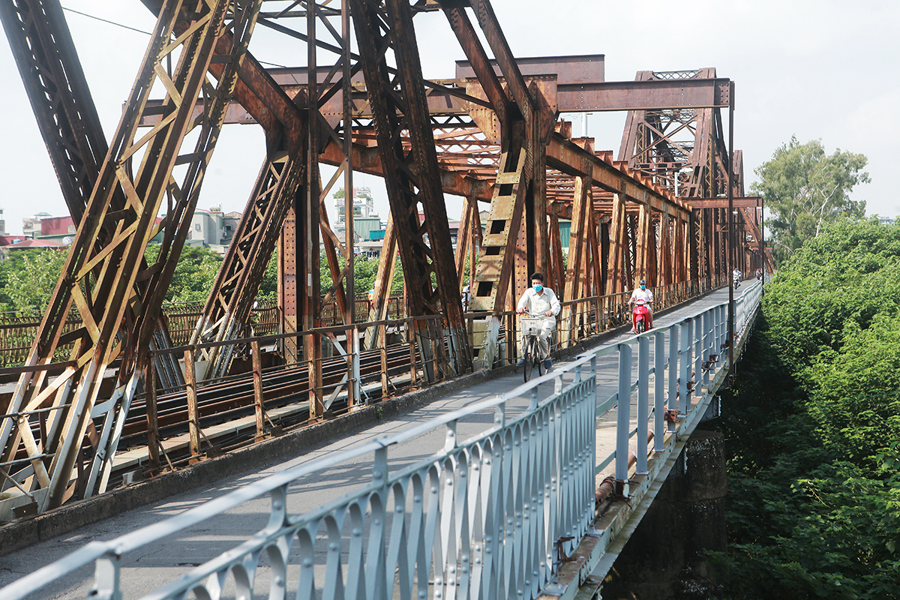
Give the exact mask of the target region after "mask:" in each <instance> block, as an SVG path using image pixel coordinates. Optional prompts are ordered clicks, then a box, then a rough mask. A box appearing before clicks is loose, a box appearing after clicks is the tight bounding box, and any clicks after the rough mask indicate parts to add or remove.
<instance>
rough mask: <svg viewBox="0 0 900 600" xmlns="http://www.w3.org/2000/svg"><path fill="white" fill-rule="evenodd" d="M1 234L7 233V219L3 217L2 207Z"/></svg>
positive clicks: (0, 210) (0, 215)
mask: <svg viewBox="0 0 900 600" xmlns="http://www.w3.org/2000/svg"><path fill="white" fill-rule="evenodd" d="M0 235H6V221H5V220H4V219H3V209H2V208H0Z"/></svg>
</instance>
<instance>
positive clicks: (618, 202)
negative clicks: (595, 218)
mask: <svg viewBox="0 0 900 600" xmlns="http://www.w3.org/2000/svg"><path fill="white" fill-rule="evenodd" d="M626 219H627V213H626V212H625V197H624V194H613V204H612V216H611V217H610V221H609V244H610V249H609V267H608V269H607V272H608V275H607V279H606V294H607V295H613V294H616V293H618V292H621V291H624V286H623V285H622V282H623V280H624V274H623V268H624V264H625V253H626V252H627V250H626V248H625V242H626V240H627V236H626V232H625V230H626V229H627V224H626Z"/></svg>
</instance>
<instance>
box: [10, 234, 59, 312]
mask: <svg viewBox="0 0 900 600" xmlns="http://www.w3.org/2000/svg"><path fill="white" fill-rule="evenodd" d="M66 256H68V251H67V250H65V249H59V250H37V249H35V250H15V251H11V252H10V253H9V257H8V258H7V259H6V260H4V261H2V262H0V310H41V311H42V310H44V309H45V308H46V307H47V304H48V303H49V302H50V295H51V294H52V293H53V290H54V289H55V288H56V283H57V282H58V281H59V274H60V272H61V271H62V267H63V264H65V262H66Z"/></svg>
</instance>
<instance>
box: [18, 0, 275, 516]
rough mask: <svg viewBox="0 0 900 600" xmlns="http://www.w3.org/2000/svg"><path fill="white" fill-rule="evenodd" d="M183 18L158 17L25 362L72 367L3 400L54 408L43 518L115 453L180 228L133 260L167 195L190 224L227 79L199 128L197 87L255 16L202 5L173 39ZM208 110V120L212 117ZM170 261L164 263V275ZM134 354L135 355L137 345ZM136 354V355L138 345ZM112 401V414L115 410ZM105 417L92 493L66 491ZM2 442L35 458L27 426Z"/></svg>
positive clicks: (172, 11) (176, 8) (33, 380)
mask: <svg viewBox="0 0 900 600" xmlns="http://www.w3.org/2000/svg"><path fill="white" fill-rule="evenodd" d="M181 8H182V3H177V2H167V3H166V4H165V5H164V6H163V9H162V11H161V14H160V18H159V20H158V21H157V25H156V27H155V30H154V33H153V36H152V38H151V42H150V46H149V48H148V52H147V54H146V55H145V59H144V63H143V65H142V66H141V68H140V71H139V74H138V77H137V81H136V84H135V86H134V88H133V90H132V93H131V96H130V98H129V102H128V104H127V105H126V109H125V111H124V114H123V116H122V120H121V122H120V126H119V129H118V131H117V133H116V136H115V138H114V143H113V144H112V146H111V148H110V151H109V153H108V155H107V157H106V159H105V160H104V163H103V166H102V167H101V170H100V176H99V178H98V181H97V184H96V185H95V187H94V191H93V192H92V195H91V199H90V201H89V203H88V206H87V211H86V213H85V219H84V224H83V226H82V227H80V228H79V230H78V233H77V234H76V237H75V241H74V242H73V244H72V247H71V249H70V253H69V257H68V259H67V261H66V264H65V268H64V273H63V275H62V276H61V278H60V281H59V283H58V284H57V287H56V290H55V291H54V294H53V296H52V299H51V303H50V308H49V309H48V312H47V314H46V316H45V318H44V321H43V323H42V325H41V330H40V333H39V335H38V337H37V339H36V340H35V345H34V347H33V349H32V351H31V354H30V355H29V358H28V360H27V362H26V365H28V366H35V365H41V364H46V363H48V362H50V361H51V360H52V357H53V353H54V351H55V349H56V348H57V346H58V345H59V344H61V343H70V342H72V341H74V342H75V349H74V350H73V354H72V366H70V367H69V368H68V369H67V370H66V371H65V372H64V373H63V374H62V375H60V376H59V377H57V378H56V379H55V380H54V381H52V382H48V381H47V378H46V376H45V375H44V374H43V373H42V372H41V373H38V374H35V373H29V374H24V375H22V376H21V377H20V380H19V382H18V385H17V387H16V391H15V393H14V396H13V399H12V401H11V407H12V408H13V410H20V409H21V408H23V407H24V408H26V409H27V408H28V407H30V409H31V410H33V409H34V408H36V407H38V406H41V405H43V404H44V403H46V402H48V401H49V400H51V398H52V400H53V402H54V407H55V408H56V410H55V411H54V412H53V418H52V421H51V424H50V428H49V431H50V435H49V436H48V439H49V440H50V443H49V445H48V447H47V448H46V449H44V452H45V453H46V454H48V455H52V456H53V459H52V461H51V463H50V467H49V469H45V468H44V465H43V463H42V461H41V460H40V459H37V460H35V461H33V465H34V468H35V472H36V474H37V475H38V477H37V478H36V479H37V486H38V487H39V488H40V490H41V492H43V493H42V494H40V495H41V499H40V500H41V501H40V503H39V506H40V508H41V509H42V510H43V509H46V508H48V507H54V506H58V505H59V504H61V503H62V502H64V501H65V500H66V499H67V498H69V497H71V496H72V495H74V494H76V493H82V494H86V495H90V494H92V493H93V492H94V489H93V486H94V485H95V484H96V477H97V474H98V470H99V469H100V468H101V467H102V466H103V464H104V463H105V462H106V461H108V460H111V457H110V456H108V455H105V454H106V452H107V450H108V449H109V447H110V445H111V446H112V448H113V450H114V444H112V442H114V441H115V439H116V435H117V432H116V431H113V430H112V425H113V421H114V417H113V416H112V413H113V412H116V414H120V413H122V412H127V403H128V402H129V401H130V398H131V396H132V395H133V393H134V389H135V387H136V385H137V380H138V378H139V376H140V374H139V372H136V371H135V369H134V366H135V364H136V359H137V358H138V357H137V356H136V355H137V354H138V352H139V351H140V350H138V352H135V350H134V348H135V347H136V345H137V344H138V341H139V340H141V339H144V340H145V341H146V340H148V339H149V336H150V335H152V331H153V328H154V327H153V325H152V324H153V323H155V320H156V318H157V315H158V313H159V308H160V306H161V304H162V297H163V294H164V291H165V287H166V286H167V285H168V282H169V280H168V279H166V277H167V276H168V277H169V278H170V277H171V271H172V269H174V264H173V263H174V261H176V260H177V256H178V252H179V251H180V249H181V244H182V243H183V240H184V237H185V236H186V232H185V231H183V230H182V231H179V230H178V227H177V226H178V225H181V224H183V220H182V222H181V223H173V224H170V227H169V229H170V230H175V231H173V233H172V234H171V243H170V244H169V245H168V247H166V246H164V250H163V252H161V254H160V256H159V257H158V259H157V262H156V263H155V264H154V265H151V267H150V269H149V272H147V271H145V272H143V273H142V272H141V268H140V267H141V258H142V257H143V256H144V251H145V249H146V245H147V243H148V241H149V240H150V239H151V238H152V237H153V236H154V235H155V234H156V233H157V231H158V229H157V227H156V224H155V217H156V213H157V212H158V210H159V207H160V204H161V201H162V199H163V197H164V196H165V195H166V194H170V197H171V198H172V199H173V201H174V203H175V204H176V205H180V204H182V203H184V204H187V206H185V207H184V210H183V211H182V214H184V215H186V216H187V220H188V222H189V221H190V215H189V213H190V212H192V210H193V208H192V207H191V206H190V203H191V202H196V192H197V191H198V190H199V185H200V182H201V181H202V175H203V171H204V169H205V164H206V162H207V161H208V160H209V158H210V155H211V152H212V150H213V148H214V147H215V141H216V138H217V133H218V128H219V127H220V126H221V124H222V121H223V117H224V110H225V108H226V106H227V102H228V100H229V99H230V98H229V96H230V92H231V88H233V85H234V79H236V73H235V74H234V77H232V78H230V81H229V78H223V79H222V80H220V81H219V82H218V85H217V86H215V87H212V88H207V89H212V90H215V92H214V93H215V95H216V96H217V97H218V98H219V99H220V100H221V101H218V102H213V103H211V104H210V110H211V112H210V114H209V115H207V119H205V120H204V121H202V122H197V121H194V120H192V119H191V115H192V112H193V106H194V103H195V102H196V100H197V98H198V96H199V95H200V93H201V91H202V90H203V87H204V84H205V83H206V78H205V74H206V71H207V70H208V68H209V64H210V62H211V60H212V57H213V55H214V54H215V49H216V44H217V42H218V39H219V36H220V35H221V33H222V32H223V31H224V28H225V26H226V22H229V21H230V26H232V27H233V28H234V29H235V30H237V31H241V30H244V31H246V28H245V25H246V24H247V23H248V22H249V23H252V19H253V18H255V14H256V12H257V11H258V9H259V5H258V2H257V3H256V4H255V5H253V3H251V6H250V8H249V9H247V6H245V5H244V3H240V2H237V3H234V6H232V3H229V2H225V1H224V0H223V1H220V2H218V3H214V4H213V5H212V6H210V5H209V4H207V3H206V2H197V3H196V4H191V5H189V6H186V7H184V8H185V9H186V12H187V14H189V15H190V18H191V21H192V26H191V27H189V28H188V29H187V30H186V31H185V32H184V33H183V34H181V35H179V36H175V37H174V38H173V36H174V34H175V31H176V27H177V25H178V23H179V21H180V20H181V12H180V9H181ZM245 9H247V10H245ZM173 40H174V41H173ZM247 41H249V35H248V36H247V38H246V39H242V43H243V44H244V48H245V47H246V46H245V44H246V42H247ZM235 50H236V54H234V55H232V57H231V58H233V59H235V60H237V59H239V53H240V51H241V50H240V48H237V49H235ZM174 51H180V57H179V61H178V66H177V68H176V70H175V72H174V73H173V74H172V76H170V75H169V74H168V73H166V72H165V70H164V69H163V68H162V61H163V60H164V59H165V57H166V56H168V55H169V54H170V53H172V52H174ZM155 82H160V83H161V84H162V85H164V86H165V87H166V89H167V90H168V92H169V95H168V98H167V101H166V104H165V116H164V118H163V120H162V121H161V122H160V124H159V125H158V126H157V127H155V128H154V129H153V130H152V131H151V132H149V133H148V134H146V135H145V136H143V137H142V138H140V139H136V137H135V134H136V132H137V128H138V126H139V122H140V117H141V112H142V111H143V110H145V108H146V107H145V102H146V99H147V96H148V95H149V93H150V90H151V88H152V87H153V85H154V83H155ZM217 109H218V110H219V113H218V114H215V113H214V112H212V111H214V110H217ZM197 125H200V126H201V132H200V136H199V138H198V142H197V146H196V147H195V148H194V150H193V152H191V153H189V154H186V155H184V156H179V154H178V152H179V150H180V147H181V144H182V141H183V139H184V137H185V136H186V135H187V134H188V133H189V132H190V131H191V129H193V128H194V126H197ZM138 151H143V158H142V163H141V166H140V168H139V169H138V171H137V174H136V176H134V177H132V176H131V175H130V173H129V169H128V168H127V162H128V159H129V158H130V157H132V156H133V155H134V154H135V153H137V152H138ZM176 164H186V165H187V175H186V177H185V181H184V184H183V185H182V186H181V188H179V187H178V185H177V184H175V183H174V181H172V177H171V173H172V170H173V169H174V167H175V165H176ZM116 194H122V195H123V196H124V197H125V198H127V208H126V209H125V210H110V205H111V202H112V200H113V198H114V197H115V195H116ZM176 214H177V211H176ZM101 232H106V234H105V235H104V236H102V239H106V240H108V242H107V243H106V244H104V245H103V246H102V247H98V244H97V242H96V240H97V238H98V237H99V236H100V234H101ZM170 259H171V260H172V261H173V263H172V264H167V261H168V260H170ZM139 278H140V279H147V278H149V279H150V280H151V281H152V282H153V283H156V284H158V285H157V286H155V287H151V288H149V290H148V292H147V295H146V296H145V297H143V298H134V297H133V290H134V285H135V282H136V281H137V280H138V279H139ZM131 302H137V304H138V306H140V307H141V313H140V314H141V318H140V319H139V321H138V322H137V323H136V324H135V326H134V327H133V328H129V330H128V334H127V337H125V338H120V337H119V336H118V332H119V330H120V327H121V325H122V320H123V317H124V314H125V311H126V309H127V307H128V304H129V303H131ZM72 305H74V307H75V310H76V311H77V312H78V313H79V315H80V317H81V320H82V323H83V326H82V327H81V329H79V330H77V331H76V332H74V334H70V335H68V336H65V337H61V330H62V325H63V324H64V323H65V321H66V318H67V316H68V312H69V308H70V306H72ZM137 348H139V349H140V348H141V346H140V345H137ZM143 348H144V350H146V345H145V346H143ZM123 351H125V352H124V354H125V356H124V358H123V361H122V365H121V367H120V371H119V376H118V377H119V382H120V387H119V388H118V389H117V391H116V393H115V395H114V396H113V398H112V399H111V400H110V402H109V403H107V405H109V406H107V405H104V408H103V410H100V409H99V407H98V409H97V411H95V404H96V402H97V400H98V397H99V393H100V383H101V381H102V379H103V377H104V375H105V372H106V369H107V367H108V366H109V365H110V364H111V362H112V361H113V360H114V359H116V358H118V357H120V356H121V355H122V354H123ZM132 375H134V376H132ZM122 382H127V383H124V384H123V383H122ZM120 400H121V402H122V403H121V404H120V405H119V407H118V410H115V411H114V410H113V408H114V407H115V406H116V404H117V403H118V402H119V401H120ZM98 411H99V412H98ZM95 412H96V413H97V414H95ZM103 414H105V415H106V419H105V422H104V425H103V433H102V434H101V436H100V442H99V444H98V445H97V446H94V448H95V450H96V453H97V456H95V460H94V462H93V466H92V468H91V470H90V478H91V482H90V483H88V482H85V481H76V482H75V483H74V484H71V485H70V482H71V474H72V472H73V468H74V466H75V463H76V461H77V460H78V454H79V453H80V449H81V445H82V439H83V438H84V435H85V432H86V431H87V429H88V427H94V425H93V424H92V423H91V419H92V418H93V417H95V416H101V415H103ZM119 423H121V421H119ZM117 427H119V425H118V424H117ZM10 433H11V431H9V428H8V426H7V425H6V424H4V429H3V431H2V439H0V442H2V443H3V446H4V457H10V456H11V455H12V454H13V453H15V452H16V449H17V448H18V445H19V444H18V442H19V437H18V436H19V435H21V436H22V440H23V441H24V442H25V446H26V448H27V449H28V452H29V455H34V452H35V450H36V448H35V445H34V443H33V442H34V440H33V438H32V439H31V443H29V438H30V437H31V431H30V424H29V423H28V420H27V419H25V420H24V421H23V422H20V423H19V427H18V431H17V435H16V436H15V437H14V438H13V439H11V438H10ZM10 442H12V443H10ZM79 488H80V489H79Z"/></svg>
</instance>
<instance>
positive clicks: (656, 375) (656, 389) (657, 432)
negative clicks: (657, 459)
mask: <svg viewBox="0 0 900 600" xmlns="http://www.w3.org/2000/svg"><path fill="white" fill-rule="evenodd" d="M669 331H670V332H671V331H673V330H672V329H670V330H669ZM653 342H654V347H653V362H654V365H653V451H654V452H662V451H663V450H665V433H666V421H665V417H666V414H665V413H666V378H665V369H666V332H665V331H657V332H656V333H655V334H653Z"/></svg>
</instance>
